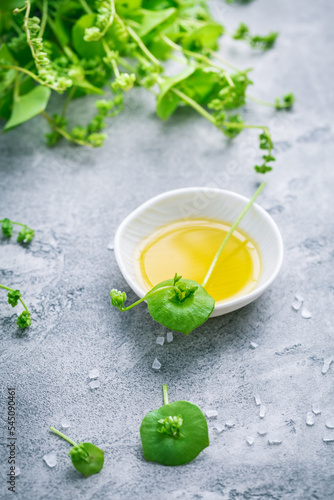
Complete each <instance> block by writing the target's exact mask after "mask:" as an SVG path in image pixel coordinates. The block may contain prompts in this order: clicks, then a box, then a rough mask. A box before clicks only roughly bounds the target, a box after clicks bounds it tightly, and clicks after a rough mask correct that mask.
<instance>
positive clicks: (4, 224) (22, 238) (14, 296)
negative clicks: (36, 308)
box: [0, 218, 35, 329]
mask: <svg viewBox="0 0 334 500" xmlns="http://www.w3.org/2000/svg"><path fill="white" fill-rule="evenodd" d="M0 224H1V230H2V234H3V235H4V236H5V237H6V238H11V237H12V235H13V230H14V226H20V227H21V229H20V231H19V233H18V235H17V241H18V242H19V243H30V242H31V240H32V239H33V238H34V236H35V232H34V230H33V229H31V227H29V226H27V225H26V224H22V223H21V222H16V221H12V220H10V219H7V218H5V219H1V220H0ZM0 288H1V289H3V290H6V291H7V292H8V293H7V298H8V304H10V305H11V306H12V307H16V306H17V305H18V303H19V302H21V304H22V306H23V308H24V310H23V311H22V313H21V314H19V316H18V317H17V320H16V324H17V326H18V327H19V328H22V329H23V328H28V327H29V326H30V325H31V313H30V311H29V309H28V308H27V306H26V304H25V303H24V302H23V299H22V296H21V292H20V290H14V289H13V288H9V287H8V286H5V285H1V284H0Z"/></svg>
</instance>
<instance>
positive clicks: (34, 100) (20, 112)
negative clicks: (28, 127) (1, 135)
mask: <svg viewBox="0 0 334 500" xmlns="http://www.w3.org/2000/svg"><path fill="white" fill-rule="evenodd" d="M50 95H51V90H50V89H49V88H48V87H43V86H42V85H38V86H37V87H34V88H33V89H32V90H31V91H30V92H28V93H27V94H25V95H22V96H19V97H18V98H17V99H16V100H14V101H13V108H12V113H11V115H10V118H9V120H8V122H7V123H6V125H5V128H4V130H9V129H10V128H13V127H16V126H17V125H20V124H21V123H24V122H26V121H28V120H30V118H33V117H34V116H36V115H38V114H39V113H41V112H42V111H44V110H45V108H46V106H47V104H48V101H49V98H50Z"/></svg>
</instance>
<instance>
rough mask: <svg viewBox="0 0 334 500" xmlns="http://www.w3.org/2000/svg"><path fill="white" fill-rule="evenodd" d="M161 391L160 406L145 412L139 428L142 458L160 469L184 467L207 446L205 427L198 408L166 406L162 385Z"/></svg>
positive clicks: (181, 404)
mask: <svg viewBox="0 0 334 500" xmlns="http://www.w3.org/2000/svg"><path fill="white" fill-rule="evenodd" d="M162 390H163V398H164V405H163V406H162V407H161V408H158V409H157V410H154V411H151V412H149V413H148V414H147V415H146V416H145V418H144V419H143V421H142V423H141V426H140V438H141V442H142V447H143V453H144V457H145V459H146V460H148V461H151V462H158V463H160V464H163V465H172V466H175V465H184V464H187V463H189V462H191V461H192V460H194V459H195V458H196V457H197V455H199V453H201V451H203V450H204V449H205V448H206V447H207V446H209V432H208V424H207V421H206V418H205V416H204V415H203V413H202V411H201V410H200V408H199V407H198V406H196V405H194V404H192V403H188V402H187V401H175V402H174V403H169V400H168V388H167V385H166V384H164V385H163V386H162ZM181 431H182V432H181Z"/></svg>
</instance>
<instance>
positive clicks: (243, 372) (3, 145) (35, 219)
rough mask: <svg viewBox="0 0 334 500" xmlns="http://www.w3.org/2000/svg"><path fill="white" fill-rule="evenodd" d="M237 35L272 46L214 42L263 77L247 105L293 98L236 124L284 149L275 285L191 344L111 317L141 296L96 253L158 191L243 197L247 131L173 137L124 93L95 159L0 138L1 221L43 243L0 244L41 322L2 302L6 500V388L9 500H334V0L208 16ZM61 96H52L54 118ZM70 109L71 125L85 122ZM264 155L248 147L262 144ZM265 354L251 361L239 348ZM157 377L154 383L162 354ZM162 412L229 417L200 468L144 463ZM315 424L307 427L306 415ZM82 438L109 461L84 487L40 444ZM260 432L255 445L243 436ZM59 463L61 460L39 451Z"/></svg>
mask: <svg viewBox="0 0 334 500" xmlns="http://www.w3.org/2000/svg"><path fill="white" fill-rule="evenodd" d="M213 11H214V14H215V16H216V17H218V18H219V19H220V20H221V21H222V22H224V23H226V24H227V25H229V26H231V27H233V28H234V27H236V26H237V24H238V22H239V21H241V20H243V21H245V22H247V24H249V25H250V26H251V28H252V30H253V31H254V32H260V33H266V32H267V31H269V30H278V31H280V38H279V40H278V43H277V46H276V48H275V49H274V50H272V51H269V52H267V53H265V54H262V53H261V54H259V53H257V52H252V51H251V50H250V49H249V48H248V47H247V46H246V45H243V44H242V43H239V44H237V43H236V42H229V41H227V40H226V41H224V40H223V42H224V43H223V45H224V49H223V53H224V54H225V55H226V57H228V58H230V59H232V60H234V61H235V62H238V64H239V65H240V66H242V67H252V66H253V67H255V68H256V69H255V71H254V72H253V79H254V82H255V83H256V85H255V87H254V89H253V90H252V93H253V95H255V96H258V97H262V98H264V99H273V98H274V97H276V96H277V95H282V94H283V93H285V92H287V91H291V90H292V91H294V92H295V94H296V96H297V103H296V105H295V108H294V111H293V112H291V113H279V114H275V113H274V112H273V111H272V110H271V109H269V108H261V107H259V106H257V105H255V104H254V105H253V104H249V105H248V106H247V110H246V114H247V120H248V121H253V122H255V123H269V125H270V127H271V129H272V131H273V136H274V139H275V143H276V147H277V162H276V167H275V171H274V172H273V173H272V174H270V175H267V176H266V179H267V180H268V187H267V189H266V190H265V192H264V193H263V195H262V198H261V204H262V205H263V206H264V207H265V208H266V209H267V210H268V211H269V213H270V214H271V215H272V216H273V217H274V219H275V220H276V222H277V224H278V225H279V227H280V229H281V231H282V234H283V238H284V242H285V249H286V254H285V261H284V265H283V269H282V272H281V273H280V276H279V278H278V279H277V280H276V282H275V283H274V284H273V285H272V287H271V289H270V290H269V291H268V292H267V293H266V294H265V295H264V296H263V297H262V298H260V299H259V300H257V301H256V302H255V303H253V304H252V305H250V306H248V307H246V308H244V309H242V310H240V311H237V312H235V313H232V314H229V315H227V316H223V317H220V318H215V319H212V320H210V321H208V322H207V323H206V324H205V325H204V326H202V327H201V328H199V329H198V330H196V331H195V332H194V333H193V334H191V335H190V336H189V337H187V338H186V337H185V336H183V335H181V334H175V335H174V341H173V343H171V344H168V345H166V344H165V345H164V346H163V347H160V346H157V345H156V344H155V339H156V337H157V336H158V335H165V334H166V330H165V329H164V328H163V327H160V326H158V325H156V324H154V323H153V322H152V320H151V319H150V317H149V315H148V313H147V311H146V306H145V305H142V306H140V307H138V308H136V309H135V310H133V311H132V312H131V313H129V314H124V315H123V314H120V313H118V311H116V310H112V309H111V307H110V305H109V290H110V288H112V287H117V288H120V289H125V290H126V291H127V292H128V293H129V298H130V300H132V299H135V296H134V294H133V293H132V292H131V291H130V290H129V289H128V286H127V285H126V283H125V282H124V279H123V277H122V276H121V274H120V271H119V270H118V267H117V265H116V262H115V259H114V255H113V252H112V251H110V250H108V249H107V245H108V243H109V242H110V240H112V238H113V235H114V233H115V230H116V228H117V226H118V224H119V223H120V222H121V221H122V219H123V218H124V217H125V216H126V215H127V214H128V213H129V212H130V211H131V210H133V209H134V208H135V207H137V206H138V205H139V204H141V203H142V202H144V201H145V200H147V199H148V198H150V197H151V196H154V195H156V194H158V193H161V192H162V191H165V190H168V189H173V188H177V187H184V186H193V185H200V186H218V187H224V188H228V189H232V190H235V191H237V192H240V193H242V194H244V195H248V196H249V195H251V194H252V193H253V191H254V189H255V186H256V183H257V182H258V180H259V178H258V177H257V176H256V174H255V173H254V172H253V170H252V165H253V163H254V160H256V155H257V151H256V150H254V149H253V146H254V143H256V135H257V134H252V133H251V132H244V133H243V134H242V135H241V136H239V138H237V139H236V140H235V141H234V142H233V143H232V144H231V143H229V142H228V141H226V140H225V139H224V137H222V136H221V135H220V133H219V132H218V131H216V130H215V129H214V128H213V127H212V126H211V125H210V124H209V123H206V122H205V121H204V120H203V119H201V118H200V117H197V116H196V115H194V113H192V112H191V111H190V110H182V111H180V112H178V113H177V115H176V116H175V117H174V118H173V119H171V120H170V121H169V122H167V123H165V124H164V123H161V122H160V121H159V120H158V119H157V118H156V117H155V115H154V102H153V100H152V98H151V96H150V95H147V94H146V93H145V92H141V91H140V90H135V91H133V92H132V93H131V95H129V96H128V98H127V106H126V110H125V112H124V113H123V114H122V115H121V116H119V117H118V118H117V119H115V120H114V122H113V123H112V125H111V126H110V130H109V138H108V140H107V142H106V144H105V146H104V148H102V149H99V150H89V149H80V148H76V147H72V146H70V145H68V144H66V143H62V144H61V145H59V146H58V147H57V148H55V149H48V148H47V147H46V146H45V143H44V137H43V134H44V133H45V132H46V124H45V123H44V121H43V120H42V119H41V118H35V119H34V120H33V121H31V122H29V123H27V124H25V125H24V126H21V127H20V128H18V129H16V130H15V131H13V132H11V133H9V134H7V135H4V136H2V138H1V139H0V141H1V142H0V162H1V166H0V169H1V175H0V188H1V190H0V212H1V216H8V217H11V218H13V219H14V220H15V219H18V220H22V221H25V222H27V223H29V224H30V225H31V226H32V227H33V228H35V229H36V238H35V240H34V241H33V243H32V244H31V245H30V246H28V247H26V246H20V245H18V244H16V243H15V242H14V240H13V241H6V240H4V239H2V240H1V245H0V259H1V260H0V277H1V282H2V283H6V284H8V285H10V286H12V287H17V288H20V289H21V290H22V293H23V294H24V297H25V298H26V300H27V303H28V304H29V306H30V308H31V310H32V313H33V317H34V322H33V326H32V327H31V328H30V329H29V330H28V331H23V332H22V331H19V330H18V329H17V327H16V325H15V319H16V314H15V313H14V311H12V310H11V308H10V306H9V305H8V304H6V299H5V295H4V294H2V299H1V302H0V335H1V346H2V347H1V364H0V374H1V420H2V423H3V425H2V428H3V437H2V439H1V445H2V448H1V460H2V464H1V487H0V488H1V489H0V496H1V498H6V499H7V498H11V496H10V494H8V492H7V491H6V485H5V474H6V472H7V465H6V464H5V457H6V454H7V453H6V447H5V445H6V439H5V436H6V430H5V429H6V427H5V425H6V424H5V415H6V414H5V409H6V393H7V386H15V387H16V390H17V427H18V464H19V466H20V468H21V476H20V477H18V479H17V494H16V498H18V499H22V500H23V499H24V500H35V499H38V500H39V499H40V500H42V499H47V500H62V499H74V498H75V499H76V498H80V499H82V500H88V499H105V498H106V499H120V498H122V499H133V498H139V499H171V500H174V499H175V500H176V499H186V500H188V499H202V498H203V499H206V500H218V499H241V498H244V499H253V498H261V499H303V500H305V499H330V498H333V497H334V475H333V453H334V443H332V444H325V443H324V442H323V441H322V438H323V436H325V435H329V434H330V435H334V430H332V431H330V430H326V428H325V421H326V419H327V418H329V417H331V416H334V399H333V377H334V365H332V367H331V368H330V370H329V371H328V373H327V374H326V375H322V374H321V368H322V364H323V359H324V358H328V357H329V356H331V355H334V345H333V343H334V342H333V326H332V325H333V322H332V317H333V297H334V274H333V243H334V237H333V234H334V233H333V229H334V228H333V189H334V174H333V164H332V158H333V153H334V151H333V139H334V137H333V129H332V125H331V122H332V115H330V113H331V112H332V111H333V101H334V94H333V76H334V75H333V64H331V63H333V58H332V55H331V52H332V53H333V46H331V45H330V44H331V41H332V37H333V30H332V20H333V15H334V7H333V2H331V1H330V0H318V1H317V2H311V1H307V2H305V1H304V0H295V1H289V0H272V1H271V2H268V1H266V0H257V1H255V2H253V3H251V4H250V5H248V6H244V7H242V6H233V7H229V6H226V4H225V3H224V2H223V0H220V2H216V3H214V4H213ZM60 102H61V98H60V99H55V100H54V101H53V107H54V109H56V108H57V106H59V103H60ZM93 107H94V106H93V100H92V101H91V103H90V105H89V109H88V108H87V101H86V104H84V103H83V102H80V101H77V102H75V103H73V104H72V105H71V107H70V112H71V113H72V114H73V121H74V122H75V121H80V119H81V118H82V119H83V120H85V119H86V118H87V117H86V112H87V113H88V112H93ZM254 141H255V142H254ZM295 293H300V294H302V295H303V296H304V297H305V305H306V306H307V307H308V308H309V309H310V310H311V312H312V319H310V320H306V319H303V318H302V317H301V315H300V313H295V312H294V311H293V310H292V308H291V303H292V301H293V298H294V294H295ZM251 341H254V342H256V343H258V344H259V347H258V348H257V349H256V350H251V349H250V347H249V344H250V342H251ZM155 357H157V358H158V359H159V360H160V362H161V363H162V368H161V371H160V373H155V372H153V371H152V369H151V365H152V362H153V360H154V358H155ZM94 367H98V368H99V369H100V381H101V386H100V388H99V389H98V390H95V391H92V390H90V389H89V387H88V371H89V369H91V368H94ZM164 382H165V383H167V384H168V385H169V391H170V398H171V399H173V400H177V399H188V400H190V401H192V402H194V403H196V404H198V405H199V406H200V407H201V408H202V409H203V410H206V409H216V410H218V412H219V414H218V418H217V422H219V423H222V424H224V422H225V421H226V420H228V419H234V420H235V422H236V424H235V427H234V428H233V429H230V430H227V431H226V432H223V433H222V434H221V435H216V434H215V432H214V431H213V429H212V423H211V424H210V439H211V444H210V447H209V448H207V449H206V450H205V451H204V452H203V453H202V454H201V455H200V456H199V457H198V458H197V459H196V460H195V461H194V462H193V463H190V464H188V465H186V466H184V467H178V468H165V467H163V466H160V465H157V464H152V463H146V462H145V460H144V459H143V455H142V451H141V445H140V439H139V433H138V431H139V426H140V422H141V420H142V418H143V416H144V415H145V414H146V413H147V412H148V411H149V410H152V409H154V408H156V407H158V406H160V405H161V403H162V395H161V384H162V383H164ZM256 391H257V392H258V393H259V394H260V396H261V399H262V401H263V402H264V403H265V404H266V405H267V407H268V411H267V415H266V417H265V419H264V420H265V422H266V424H267V425H268V428H269V435H270V433H271V432H274V431H276V430H278V431H279V432H280V433H281V435H282V436H283V442H282V444H281V445H280V446H269V445H268V444H267V438H268V436H267V437H263V438H261V437H260V436H257V434H256V431H257V428H258V425H259V423H260V419H259V408H258V407H257V406H256V405H255V402H254V398H253V395H254V392H256ZM313 402H318V403H319V404H320V405H321V408H322V413H321V415H319V416H318V417H316V423H315V425H314V427H307V426H306V424H305V418H306V413H307V411H310V409H311V404H312V403H313ZM64 416H66V417H68V418H69V419H70V420H71V422H72V425H71V427H70V429H69V430H68V434H69V435H70V436H71V437H72V438H73V439H80V440H90V441H93V442H94V443H96V444H97V445H101V446H102V447H104V449H105V450H106V461H105V467H104V469H103V471H102V472H101V473H100V474H99V475H97V476H95V477H91V478H89V479H87V480H85V479H84V478H83V477H81V476H80V475H79V474H78V473H77V472H76V471H75V470H74V469H73V468H72V466H71V464H70V459H69V457H68V456H67V452H68V449H69V447H68V446H67V444H66V443H65V442H64V441H62V440H61V439H58V438H57V437H56V436H54V435H52V434H51V433H50V432H49V431H48V426H49V425H54V426H56V427H59V426H60V420H61V419H62V417H64ZM247 435H253V436H254V437H255V443H254V445H253V446H252V447H250V446H248V445H247V443H246V441H245V437H246V436H247ZM51 450H54V451H55V452H56V453H57V456H58V464H57V466H56V467H55V468H54V469H50V468H48V467H47V466H46V464H45V462H44V461H43V459H42V457H43V455H44V454H45V453H48V452H50V451H51Z"/></svg>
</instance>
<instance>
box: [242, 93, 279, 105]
mask: <svg viewBox="0 0 334 500" xmlns="http://www.w3.org/2000/svg"><path fill="white" fill-rule="evenodd" d="M247 97H248V99H250V100H251V101H254V102H257V103H258V104H262V105H263V106H269V107H270V108H276V106H275V104H274V103H272V102H268V101H263V100H262V99H258V98H257V97H253V96H252V95H249V94H247Z"/></svg>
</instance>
